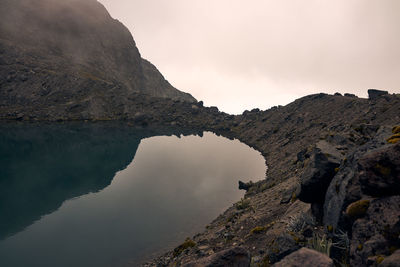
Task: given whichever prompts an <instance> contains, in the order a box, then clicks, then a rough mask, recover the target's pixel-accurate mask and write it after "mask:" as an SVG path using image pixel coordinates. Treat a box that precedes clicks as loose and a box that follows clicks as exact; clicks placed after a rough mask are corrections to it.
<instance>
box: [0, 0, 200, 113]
mask: <svg viewBox="0 0 400 267" xmlns="http://www.w3.org/2000/svg"><path fill="white" fill-rule="evenodd" d="M0 17H1V21H0V88H1V90H0V105H1V106H2V110H1V111H2V113H6V114H7V113H10V115H9V116H8V117H11V118H12V117H17V116H21V117H23V116H24V115H26V114H27V113H30V112H29V111H28V108H29V107H32V109H36V110H44V111H45V112H44V113H45V114H46V113H47V114H50V113H52V114H63V115H62V116H66V117H68V118H70V119H72V118H73V116H72V114H73V113H78V114H79V116H77V117H75V119H79V117H80V118H81V119H82V118H83V117H95V118H97V119H101V118H104V117H106V116H108V117H110V111H111V110H117V111H118V110H119V112H123V111H124V108H125V107H124V106H125V105H129V103H126V102H127V98H128V97H129V96H130V95H131V93H133V92H136V93H141V94H146V95H149V96H157V97H164V98H165V97H167V98H173V99H180V100H183V101H189V102H195V99H194V98H193V97H192V96H190V95H189V94H186V93H182V92H180V91H178V90H176V89H175V88H173V87H172V86H171V85H170V84H169V83H168V82H167V81H166V80H165V79H164V78H163V77H162V75H161V74H160V73H159V72H158V70H157V69H156V68H155V67H154V66H153V65H152V64H151V63H149V62H148V61H145V60H143V59H142V58H141V56H140V54H139V51H138V49H137V47H136V45H135V42H134V40H133V38H132V36H131V34H130V32H129V31H128V30H127V29H126V28H125V27H124V26H123V25H122V24H121V23H120V22H119V21H117V20H114V19H112V18H111V16H110V15H109V14H108V12H107V11H106V9H105V8H104V7H103V6H102V5H101V4H100V3H98V2H97V1H95V0H83V1H79V0H65V1H58V0H2V1H1V2H0ZM131 101H132V100H131ZM116 103H118V104H116ZM65 111H67V113H66V115H65V114H64V113H65ZM18 113H20V114H21V115H18ZM42 119H44V118H42Z"/></svg>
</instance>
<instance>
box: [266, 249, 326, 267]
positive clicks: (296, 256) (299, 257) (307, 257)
mask: <svg viewBox="0 0 400 267" xmlns="http://www.w3.org/2000/svg"><path fill="white" fill-rule="evenodd" d="M305 266H318V267H333V266H334V265H333V261H332V259H330V258H329V257H328V256H326V255H325V254H322V253H319V252H317V251H315V250H312V249H308V248H301V249H299V250H298V251H296V252H293V253H292V254H290V255H288V256H286V257H285V258H284V259H283V260H281V261H280V262H277V263H275V264H274V265H273V267H305Z"/></svg>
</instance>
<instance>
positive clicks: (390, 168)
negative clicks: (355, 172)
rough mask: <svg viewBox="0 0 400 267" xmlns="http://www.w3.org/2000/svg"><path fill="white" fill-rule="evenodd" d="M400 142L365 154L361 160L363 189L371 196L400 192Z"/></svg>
mask: <svg viewBox="0 0 400 267" xmlns="http://www.w3.org/2000/svg"><path fill="white" fill-rule="evenodd" d="M399 155H400V143H399V144H396V145H394V146H390V147H385V148H383V149H380V150H378V151H374V152H371V153H368V154H367V155H365V156H364V157H363V158H362V159H361V160H360V161H359V169H360V178H359V179H360V184H361V190H362V191H363V192H364V193H365V194H366V195H370V196H378V197H379V196H390V195H398V194H400V157H399Z"/></svg>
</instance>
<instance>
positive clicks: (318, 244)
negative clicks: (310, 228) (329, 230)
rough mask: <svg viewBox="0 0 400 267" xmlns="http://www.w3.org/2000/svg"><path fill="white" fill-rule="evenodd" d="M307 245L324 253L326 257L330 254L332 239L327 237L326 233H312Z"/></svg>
mask: <svg viewBox="0 0 400 267" xmlns="http://www.w3.org/2000/svg"><path fill="white" fill-rule="evenodd" d="M309 245H310V248H311V249H313V250H316V251H318V252H321V253H323V254H326V255H328V257H329V256H330V254H331V248H332V240H331V239H329V238H327V237H326V235H322V236H320V235H318V234H313V237H312V238H311V240H310V241H309Z"/></svg>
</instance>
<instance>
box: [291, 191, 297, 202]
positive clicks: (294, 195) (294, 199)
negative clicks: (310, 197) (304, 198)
mask: <svg viewBox="0 0 400 267" xmlns="http://www.w3.org/2000/svg"><path fill="white" fill-rule="evenodd" d="M296 199H297V196H296V193H295V192H293V193H292V198H291V199H290V202H291V203H293V202H295V201H296Z"/></svg>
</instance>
